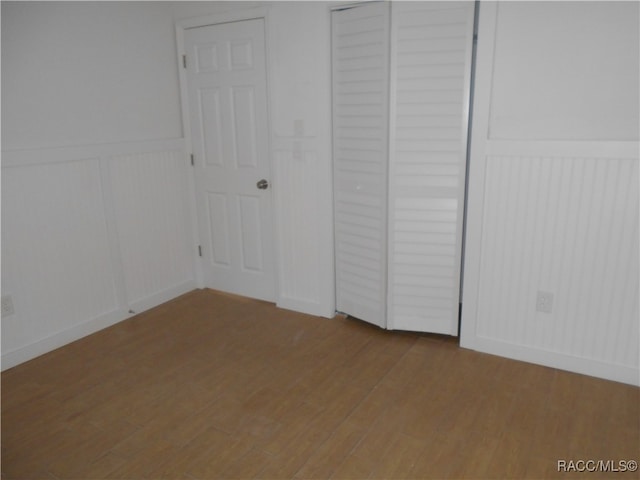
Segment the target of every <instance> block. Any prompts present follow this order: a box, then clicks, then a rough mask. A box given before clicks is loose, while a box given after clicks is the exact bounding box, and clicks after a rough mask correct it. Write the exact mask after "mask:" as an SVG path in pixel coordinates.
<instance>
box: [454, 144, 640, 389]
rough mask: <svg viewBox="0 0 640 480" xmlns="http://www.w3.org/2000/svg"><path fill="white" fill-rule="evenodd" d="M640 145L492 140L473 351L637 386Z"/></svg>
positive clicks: (468, 332) (469, 332)
mask: <svg viewBox="0 0 640 480" xmlns="http://www.w3.org/2000/svg"><path fill="white" fill-rule="evenodd" d="M637 149H638V144H637V142H513V141H512V142H501V141H490V142H488V145H487V147H486V151H487V152H489V154H488V155H487V156H486V157H485V165H484V185H483V190H484V202H483V205H482V210H481V220H479V224H481V225H482V228H481V241H480V245H479V249H478V252H479V253H478V258H477V259H470V261H471V262H475V261H476V260H477V261H478V264H479V269H478V270H477V272H473V273H472V275H473V277H475V276H476V274H477V280H476V282H477V284H475V285H473V286H472V285H469V284H467V287H468V288H469V289H470V295H469V297H467V298H469V300H470V302H469V305H464V304H463V308H464V309H466V308H467V307H470V310H469V311H468V312H469V313H468V316H466V317H464V316H463V336H462V345H463V346H466V347H470V348H474V349H477V350H482V351H486V352H490V353H498V354H501V355H505V356H509V357H512V358H517V359H520V360H526V361H531V362H535V363H540V364H543V365H548V366H553V367H559V368H564V369H567V370H572V371H576V372H579V373H584V374H588V375H594V376H599V377H604V378H609V379H612V380H617V381H622V382H626V383H631V384H638V383H639V382H638V379H639V374H640V371H639V368H638V366H639V364H640V346H639V335H640V332H639V329H638V326H639V325H638V324H639V322H638V318H639V311H638V288H639V284H638V279H639V275H640V271H639V268H640V267H639V265H640V264H639V257H638V253H639V252H638V244H639V243H638V242H639V237H638V218H639V213H640V212H639V208H638V205H639V203H638V202H639V199H638V154H637ZM517 152H519V153H517ZM471 252H472V254H473V250H472V251H471ZM470 271H472V270H470ZM468 279H469V277H468ZM471 290H475V292H471ZM465 291H466V289H465ZM538 291H542V292H549V293H552V294H553V304H552V311H551V313H542V312H539V311H537V310H536V298H537V292H538ZM465 294H466V292H465ZM471 297H473V298H471ZM474 303H475V305H476V312H475V316H473V314H472V308H473V304H474ZM465 321H466V323H465Z"/></svg>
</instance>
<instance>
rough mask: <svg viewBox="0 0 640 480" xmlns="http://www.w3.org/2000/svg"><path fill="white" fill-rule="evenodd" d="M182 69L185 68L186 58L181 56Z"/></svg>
mask: <svg viewBox="0 0 640 480" xmlns="http://www.w3.org/2000/svg"><path fill="white" fill-rule="evenodd" d="M182 68H187V56H186V55H182Z"/></svg>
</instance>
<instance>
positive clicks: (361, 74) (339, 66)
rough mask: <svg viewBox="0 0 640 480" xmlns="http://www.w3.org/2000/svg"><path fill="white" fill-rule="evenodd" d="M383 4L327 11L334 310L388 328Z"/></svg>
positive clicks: (386, 67) (385, 25) (386, 42)
mask: <svg viewBox="0 0 640 480" xmlns="http://www.w3.org/2000/svg"><path fill="white" fill-rule="evenodd" d="M388 51H389V6H388V4H383V3H375V4H367V5H362V6H358V7H355V8H349V9H345V10H340V11H334V12H332V64H333V72H332V74H333V148H334V214H335V249H336V308H337V310H338V311H340V312H344V313H347V314H349V315H352V316H354V317H356V318H359V319H361V320H365V321H367V322H370V323H373V324H376V325H379V326H381V327H385V326H386V309H387V306H386V286H387V256H386V253H387V243H386V237H387V165H388V137H389V133H388V132H389V130H388V128H389V123H388V116H389V111H388V105H389V96H388V95H389V93H388V92H389V55H388Z"/></svg>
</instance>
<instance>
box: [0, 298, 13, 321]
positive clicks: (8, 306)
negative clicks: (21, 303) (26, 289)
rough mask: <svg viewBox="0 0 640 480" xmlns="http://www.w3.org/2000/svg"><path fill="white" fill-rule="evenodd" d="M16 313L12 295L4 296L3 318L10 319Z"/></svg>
mask: <svg viewBox="0 0 640 480" xmlns="http://www.w3.org/2000/svg"><path fill="white" fill-rule="evenodd" d="M14 313H15V310H14V309H13V299H12V298H11V295H2V317H3V318H4V317H8V316H9V315H13V314H14Z"/></svg>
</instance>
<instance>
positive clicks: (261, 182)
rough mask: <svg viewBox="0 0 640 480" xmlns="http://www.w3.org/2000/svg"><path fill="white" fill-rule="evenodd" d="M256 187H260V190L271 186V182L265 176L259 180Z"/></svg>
mask: <svg viewBox="0 0 640 480" xmlns="http://www.w3.org/2000/svg"><path fill="white" fill-rule="evenodd" d="M256 187H258V188H259V189H260V190H266V189H267V188H269V182H267V181H266V180H265V179H264V178H263V179H262V180H259V181H258V183H256Z"/></svg>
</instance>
